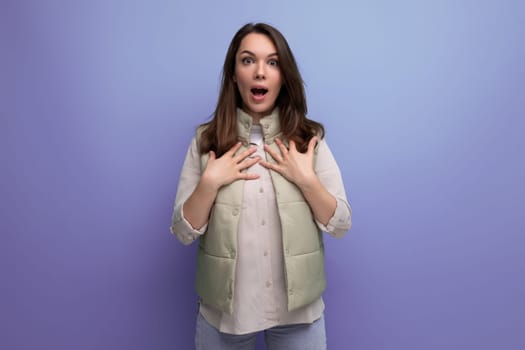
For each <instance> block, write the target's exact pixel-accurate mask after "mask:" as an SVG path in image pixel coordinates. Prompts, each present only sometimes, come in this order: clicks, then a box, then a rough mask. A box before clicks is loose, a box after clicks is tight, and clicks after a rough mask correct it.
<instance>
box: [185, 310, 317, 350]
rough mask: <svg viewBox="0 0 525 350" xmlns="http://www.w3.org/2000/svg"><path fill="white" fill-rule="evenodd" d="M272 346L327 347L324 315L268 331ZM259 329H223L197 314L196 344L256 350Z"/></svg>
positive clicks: (203, 349) (215, 349)
mask: <svg viewBox="0 0 525 350" xmlns="http://www.w3.org/2000/svg"><path fill="white" fill-rule="evenodd" d="M264 339H265V341H266V348H267V349H268V350H285V349H286V350H326V331H325V325H324V317H323V316H321V318H320V319H318V320H316V321H314V322H313V323H311V324H309V323H301V324H292V325H285V326H277V327H273V328H269V329H266V330H265V331H264ZM256 340H257V332H255V333H248V334H242V335H235V334H227V333H221V332H219V331H218V330H217V329H216V328H215V327H213V326H212V325H211V324H209V323H208V321H206V319H204V317H202V315H201V314H200V313H199V314H198V316H197V327H196V331H195V347H196V349H197V350H253V349H255V343H256Z"/></svg>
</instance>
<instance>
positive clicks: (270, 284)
mask: <svg viewBox="0 0 525 350" xmlns="http://www.w3.org/2000/svg"><path fill="white" fill-rule="evenodd" d="M323 137H324V128H323V126H322V125H321V124H319V123H317V122H315V121H312V120H310V119H308V118H307V117H306V99H305V93H304V87H303V81H302V78H301V76H300V73H299V70H298V68H297V64H296V62H295V59H294V57H293V54H292V52H291V50H290V47H289V46H288V43H287V42H286V40H285V38H284V37H283V36H282V34H281V33H280V32H279V31H278V30H277V29H275V28H274V27H272V26H270V25H267V24H261V23H258V24H247V25H245V26H243V27H242V28H241V29H240V30H239V31H238V32H237V33H236V34H235V36H234V38H233V40H232V42H231V44H230V46H229V49H228V52H227V54H226V59H225V62H224V67H223V77H222V86H221V90H220V96H219V100H218V103H217V108H216V110H215V113H214V116H213V119H212V120H211V121H210V122H208V123H206V124H203V125H201V126H200V127H199V128H198V129H197V133H196V136H195V137H194V139H193V140H192V142H191V145H190V147H189V150H188V153H187V155H186V160H185V162H184V166H183V169H182V173H181V176H180V179H179V187H178V190H177V196H176V199H175V208H174V213H173V218H172V225H171V231H172V233H174V234H175V235H176V236H177V237H178V238H179V240H181V241H182V242H183V243H184V244H189V243H191V242H192V241H194V240H196V239H197V238H199V251H198V257H197V277H196V290H197V293H198V295H199V297H200V300H201V302H200V310H199V315H198V318H197V328H196V335H195V343H196V347H197V349H214V350H215V349H253V348H254V347H255V340H256V335H257V332H259V331H264V333H265V339H266V344H267V346H268V348H269V349H287V350H290V349H325V348H326V336H325V326H324V319H323V310H324V304H323V300H322V298H321V294H322V292H323V291H324V289H325V285H326V282H325V272H324V247H323V240H322V231H325V232H328V233H330V234H331V235H333V236H336V237H340V236H342V235H343V234H344V233H345V232H346V231H347V230H348V229H349V228H350V225H351V209H350V206H349V205H348V202H347V200H346V195H345V190H344V186H343V183H342V179H341V175H340V172H339V168H338V166H337V164H336V162H335V160H334V158H333V156H332V153H331V152H330V150H329V148H328V146H327V144H326V142H325V141H324V139H323Z"/></svg>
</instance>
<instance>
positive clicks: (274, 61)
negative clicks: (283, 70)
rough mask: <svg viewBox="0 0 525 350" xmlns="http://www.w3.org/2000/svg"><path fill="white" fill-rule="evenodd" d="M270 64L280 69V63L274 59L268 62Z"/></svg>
mask: <svg viewBox="0 0 525 350" xmlns="http://www.w3.org/2000/svg"><path fill="white" fill-rule="evenodd" d="M268 64H269V65H270V66H273V67H278V66H279V61H277V60H274V59H272V60H269V61H268Z"/></svg>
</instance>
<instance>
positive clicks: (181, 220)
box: [170, 205, 208, 244]
mask: <svg viewBox="0 0 525 350" xmlns="http://www.w3.org/2000/svg"><path fill="white" fill-rule="evenodd" d="M207 228H208V224H207V223H206V224H204V226H202V227H201V228H199V229H195V228H193V226H191V224H190V223H189V222H188V220H186V218H185V217H184V212H183V210H182V205H181V206H180V209H176V210H175V211H174V212H173V219H172V223H171V226H170V231H171V233H172V234H174V235H175V236H177V238H178V239H179V240H180V241H181V242H182V243H183V244H190V243H192V242H193V241H194V240H196V239H197V238H199V237H200V236H202V235H203V234H204V233H205V232H206V229H207Z"/></svg>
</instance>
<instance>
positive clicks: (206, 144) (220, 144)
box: [199, 23, 324, 157]
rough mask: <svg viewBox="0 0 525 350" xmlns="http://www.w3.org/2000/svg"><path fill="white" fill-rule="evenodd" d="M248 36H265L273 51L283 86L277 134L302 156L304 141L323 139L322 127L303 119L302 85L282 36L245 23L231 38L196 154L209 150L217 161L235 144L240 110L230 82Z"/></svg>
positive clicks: (265, 26)
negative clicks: (292, 145) (255, 34)
mask: <svg viewBox="0 0 525 350" xmlns="http://www.w3.org/2000/svg"><path fill="white" fill-rule="evenodd" d="M250 33H258V34H264V35H266V36H267V37H268V38H270V40H271V41H272V42H273V44H274V45H275V47H276V48H277V55H278V59H279V67H280V69H281V76H282V80H283V85H282V87H281V90H280V92H279V96H277V99H276V101H275V104H276V106H278V107H279V119H280V122H281V132H282V134H283V138H284V139H286V140H293V141H294V142H295V143H296V145H297V149H298V150H299V151H300V152H303V153H304V152H306V150H307V148H308V141H310V139H311V138H312V137H313V136H315V135H318V136H320V137H324V127H323V125H322V124H321V123H318V122H316V121H313V120H310V119H308V118H307V117H306V112H307V107H306V96H305V92H304V82H303V79H302V78H301V74H300V73H299V69H298V67H297V63H296V61H295V58H294V56H293V54H292V50H291V49H290V46H289V45H288V42H287V41H286V39H285V38H284V36H283V35H282V34H281V33H280V32H279V31H278V30H277V29H276V28H274V27H272V26H271V25H269V24H265V23H248V24H246V25H244V26H243V27H242V28H241V29H239V31H238V32H237V33H236V34H235V36H234V37H233V39H232V41H231V43H230V46H229V48H228V51H227V53H226V58H225V60H224V66H223V69H222V80H221V89H220V94H219V100H218V101H217V107H216V108H215V112H214V114H213V118H212V120H211V121H209V122H207V123H204V124H202V125H201V126H200V128H202V130H203V131H202V133H201V137H200V143H199V151H200V153H201V154H205V153H207V152H209V151H210V150H213V151H214V152H215V154H216V155H217V157H220V156H221V155H223V154H224V153H225V152H227V151H228V150H229V149H230V148H231V147H232V146H233V145H234V144H235V143H236V142H237V141H238V135H237V107H241V106H242V99H241V95H240V93H239V90H238V88H237V85H236V84H235V82H234V81H233V76H234V73H235V56H236V54H237V51H238V50H239V47H240V45H241V41H242V39H243V38H244V37H245V36H246V35H248V34H250Z"/></svg>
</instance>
